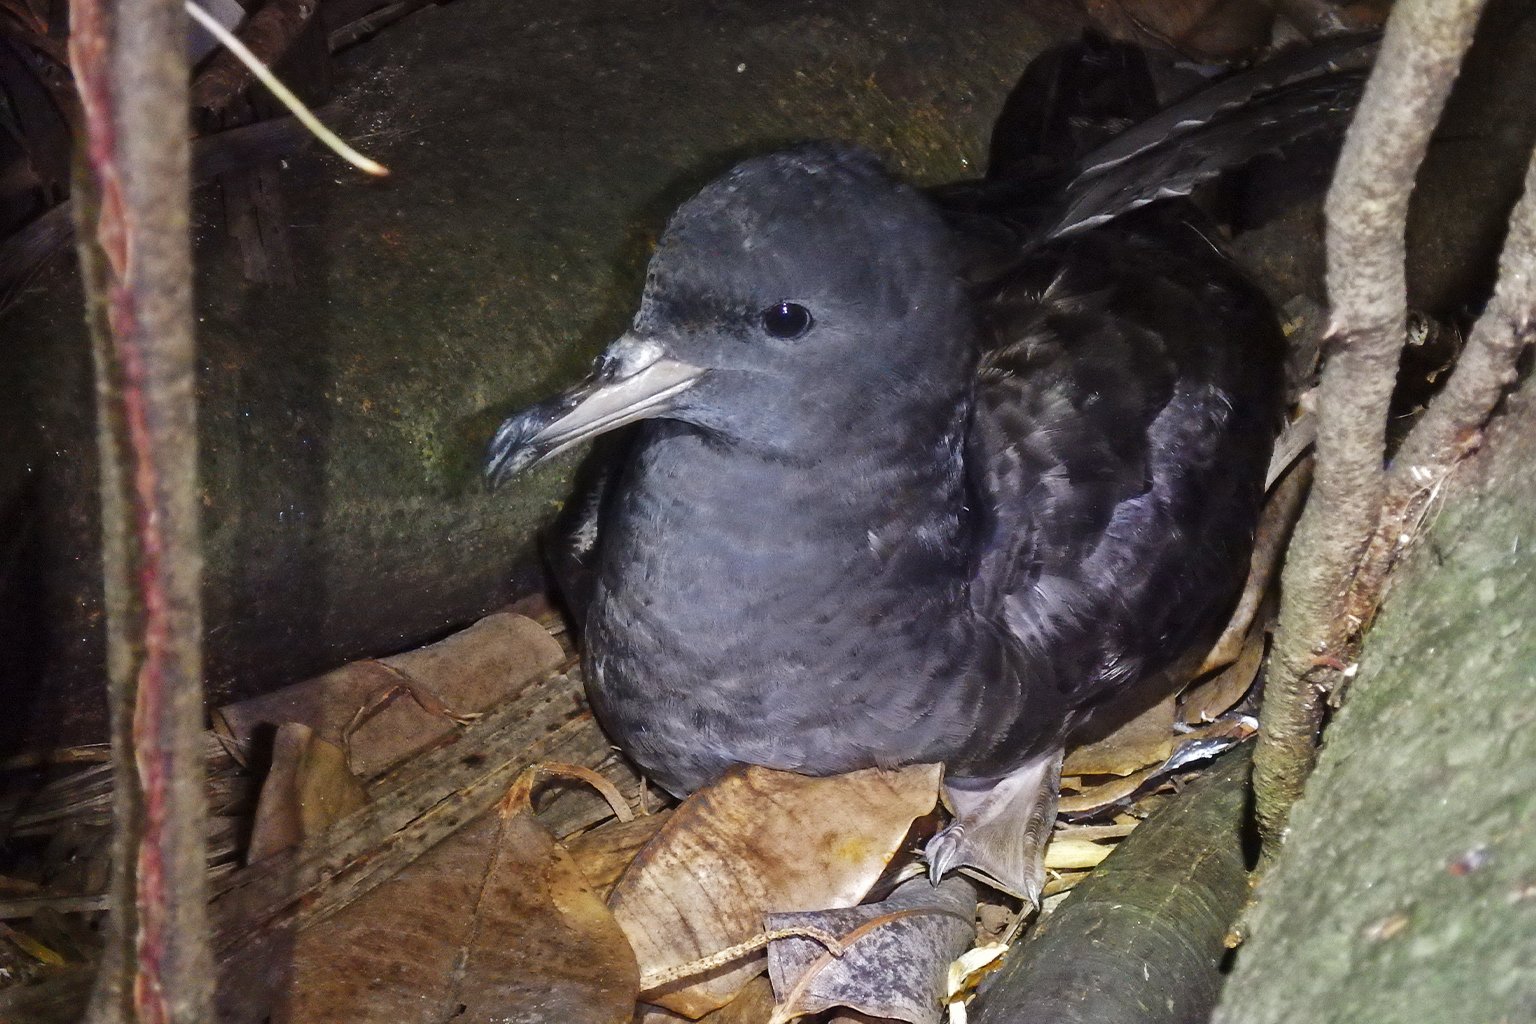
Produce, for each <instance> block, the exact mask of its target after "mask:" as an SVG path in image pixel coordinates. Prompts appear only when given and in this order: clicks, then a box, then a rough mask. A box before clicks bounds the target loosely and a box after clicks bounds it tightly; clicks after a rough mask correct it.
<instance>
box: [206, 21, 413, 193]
mask: <svg viewBox="0 0 1536 1024" xmlns="http://www.w3.org/2000/svg"><path fill="white" fill-rule="evenodd" d="M185 3H186V8H187V13H188V14H189V15H191V16H192V20H193V21H196V22H197V23H198V24H199V25H201V26H202V27H203V28H205V29H207V30H208V34H209V35H211V36H213V38H215V39H217V40H218V41H219V42H220V43H221V44H223V45H224V47H225V48H227V49H228V50H229V52H230V53H232V54H234V55H235V56H236V57H238V58H239V59H240V62H241V63H242V64H244V65H245V66H246V67H247V68H249V69H250V72H251V74H253V75H255V76H256V78H257V80H259V81H260V82H261V84H262V85H264V86H266V87H267V88H268V89H269V90H271V92H272V95H273V96H275V97H276V98H277V101H278V102H279V103H281V104H282V105H283V106H285V107H287V108H288V110H289V112H290V113H292V114H293V116H294V117H296V118H298V120H299V123H300V124H302V125H304V127H306V128H308V129H309V130H310V132H312V133H313V134H314V136H315V138H317V139H319V140H320V141H321V142H323V143H324V144H325V145H326V147H327V148H329V149H330V150H331V152H333V153H335V154H336V155H337V156H339V157H341V158H342V159H343V160H345V161H346V162H347V163H349V164H351V165H352V166H353V167H356V168H357V169H358V170H360V171H363V172H364V173H366V174H372V175H374V176H376V177H384V176H385V175H387V174H389V168H388V167H385V166H384V165H383V164H381V163H379V162H378V161H377V160H370V159H368V158H367V157H366V156H363V154H361V153H359V152H358V151H357V150H355V149H353V148H352V147H351V146H349V145H347V144H346V143H345V142H343V141H342V140H341V138H340V136H338V135H337V134H336V133H335V132H333V131H331V130H330V129H329V128H327V127H326V126H325V125H323V124H321V123H320V119H319V118H318V117H316V116H315V115H314V114H313V113H311V111H310V109H309V108H308V107H306V106H305V105H304V101H303V100H301V99H299V98H298V97H297V96H295V95H294V94H293V90H292V89H289V88H288V87H287V86H286V85H284V84H283V83H282V82H281V81H280V80H279V79H278V77H277V76H276V75H274V74H273V73H272V72H271V71H270V70H268V69H267V66H266V65H265V64H263V63H262V62H261V59H260V58H258V57H257V56H256V55H255V54H254V53H252V52H251V51H250V49H249V48H248V47H247V46H246V45H245V44H244V43H242V42H241V41H240V39H239V37H237V36H236V35H235V34H234V33H233V32H231V31H230V30H229V29H227V28H225V27H224V26H223V25H221V24H219V22H218V20H217V19H216V18H214V17H213V15H211V14H209V13H208V12H207V11H205V10H203V9H202V8H201V7H199V6H198V5H197V4H196V3H194V2H193V0H185Z"/></svg>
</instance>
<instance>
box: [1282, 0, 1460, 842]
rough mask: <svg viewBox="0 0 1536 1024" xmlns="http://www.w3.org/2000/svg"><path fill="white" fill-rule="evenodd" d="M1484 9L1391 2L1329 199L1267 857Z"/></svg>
mask: <svg viewBox="0 0 1536 1024" xmlns="http://www.w3.org/2000/svg"><path fill="white" fill-rule="evenodd" d="M1483 2H1484V0H1400V2H1399V3H1398V4H1397V6H1396V7H1395V9H1394V10H1393V12H1392V17H1391V20H1390V21H1389V22H1388V25H1387V31H1386V36H1385V38H1384V39H1383V40H1382V46H1381V52H1380V55H1379V56H1378V58H1377V63H1376V68H1375V70H1374V71H1373V72H1372V74H1371V78H1370V81H1369V82H1368V83H1367V85H1366V89H1365V94H1364V96H1363V97H1362V98H1361V101H1360V109H1359V113H1358V114H1357V115H1356V117H1355V121H1354V123H1353V124H1352V125H1351V126H1350V130H1349V134H1348V136H1347V137H1346V139H1345V142H1344V150H1343V153H1342V154H1341V156H1340V159H1339V167H1338V171H1337V173H1336V175H1335V178H1334V183H1333V187H1332V188H1331V189H1330V190H1329V194H1328V202H1327V208H1326V212H1327V217H1328V289H1329V294H1330V297H1331V300H1332V304H1333V314H1332V319H1331V323H1330V327H1329V337H1328V339H1327V340H1326V341H1325V351H1327V352H1328V353H1329V355H1328V362H1327V365H1326V366H1325V367H1324V370H1323V373H1322V378H1321V382H1320V383H1319V386H1318V394H1317V410H1318V423H1317V466H1316V477H1315V480H1314V483H1313V486H1312V495H1311V498H1310V500H1309V501H1308V503H1307V507H1306V510H1305V511H1304V512H1303V514H1302V517H1301V521H1300V523H1299V524H1298V525H1297V528H1296V538H1295V541H1294V542H1293V544H1292V546H1291V553H1290V556H1289V558H1288V560H1287V563H1286V567H1285V574H1284V577H1283V583H1282V595H1283V597H1282V603H1281V613H1280V626H1279V629H1278V631H1277V633H1276V637H1275V650H1274V655H1273V657H1272V659H1271V664H1270V670H1269V682H1268V687H1267V690H1266V695H1265V701H1264V708H1263V713H1262V718H1261V725H1260V733H1259V744H1258V748H1257V750H1256V752H1255V756H1254V789H1255V798H1256V806H1257V811H1258V817H1259V823H1260V827H1261V829H1262V830H1263V832H1264V835H1265V837H1266V840H1267V843H1266V848H1267V849H1268V850H1269V851H1271V852H1272V851H1273V850H1274V848H1275V844H1276V842H1277V841H1278V839H1279V838H1280V836H1281V834H1282V832H1283V830H1284V826H1285V821H1286V818H1287V816H1288V815H1289V813H1290V807H1291V804H1292V803H1293V802H1294V801H1295V800H1296V798H1297V797H1298V796H1299V795H1300V793H1301V789H1302V785H1303V783H1304V782H1305V780H1306V777H1307V774H1308V773H1309V772H1310V770H1311V767H1312V764H1313V760H1314V758H1315V749H1316V748H1315V743H1316V736H1317V730H1318V727H1319V726H1320V724H1321V721H1322V714H1323V707H1324V701H1325V698H1326V695H1327V693H1328V691H1329V690H1331V689H1332V688H1333V687H1334V686H1335V685H1337V683H1338V682H1339V680H1340V679H1341V678H1342V676H1343V673H1344V671H1345V670H1346V668H1347V667H1348V666H1347V662H1348V660H1349V659H1350V658H1351V657H1352V656H1353V650H1352V646H1353V644H1354V642H1355V641H1356V639H1357V637H1358V634H1359V629H1360V626H1361V625H1362V623H1360V622H1358V621H1351V620H1350V619H1349V618H1348V617H1347V614H1346V606H1345V602H1346V601H1347V600H1348V593H1347V592H1348V589H1349V585H1350V581H1351V578H1352V577H1353V575H1354V573H1355V571H1356V569H1357V567H1358V566H1359V564H1360V560H1361V557H1362V556H1363V555H1364V554H1365V552H1366V549H1367V547H1368V545H1369V543H1370V541H1371V538H1372V537H1373V536H1374V534H1375V532H1376V529H1377V526H1378V524H1379V522H1380V516H1381V508H1382V501H1383V498H1384V497H1385V495H1386V477H1385V472H1384V469H1383V452H1384V449H1385V444H1386V420H1387V408H1388V404H1389V402H1390V400H1391V396H1392V387H1393V384H1394V382H1395V379H1396V371H1397V363H1398V354H1399V351H1400V350H1401V348H1402V344H1403V340H1404V338H1405V336H1406V324H1407V283H1406V276H1405V270H1404V265H1405V264H1404V261H1405V255H1406V253H1405V241H1404V234H1405V231H1404V229H1405V225H1406V223H1407V213H1408V197H1409V195H1410V193H1411V192H1412V189H1413V180H1414V176H1415V174H1416V173H1417V171H1418V167H1419V164H1420V163H1421V162H1422V161H1423V158H1424V153H1425V151H1426V150H1427V148H1428V146H1429V139H1430V136H1431V134H1432V133H1433V131H1434V127H1435V124H1436V122H1437V121H1438V120H1439V117H1440V112H1441V110H1442V108H1443V107H1444V105H1445V100H1446V97H1447V96H1448V95H1449V93H1450V90H1451V85H1452V83H1453V82H1454V81H1455V79H1456V73H1457V70H1458V69H1459V67H1460V65H1461V60H1462V57H1463V55H1464V54H1465V52H1466V49H1467V47H1468V46H1469V45H1470V43H1471V40H1472V32H1473V29H1474V27H1475V26H1476V24H1477V17H1478V14H1479V13H1480V12H1481V10H1482V6H1483Z"/></svg>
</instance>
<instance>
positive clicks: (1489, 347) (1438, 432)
mask: <svg viewBox="0 0 1536 1024" xmlns="http://www.w3.org/2000/svg"><path fill="white" fill-rule="evenodd" d="M1533 328H1536V153H1533V154H1532V158H1531V163H1530V166H1529V167H1528V168H1527V169H1526V172H1525V192H1524V194H1523V195H1522V196H1521V197H1520V201H1519V202H1518V203H1516V204H1515V209H1514V212H1513V213H1511V214H1510V220H1509V234H1508V235H1507V236H1506V237H1505V239H1504V249H1503V252H1501V253H1500V255H1499V280H1498V284H1496V285H1495V286H1494V289H1493V298H1491V299H1490V300H1489V301H1488V306H1487V308H1486V309H1484V310H1483V315H1482V316H1480V317H1478V319H1477V323H1476V324H1474V325H1473V327H1472V334H1471V336H1470V337H1468V339H1467V345H1466V348H1465V349H1463V350H1462V353H1461V357H1460V358H1459V359H1458V360H1457V361H1456V368H1455V370H1453V371H1452V372H1451V376H1450V379H1449V380H1447V381H1446V383H1445V388H1444V390H1443V391H1441V392H1440V394H1439V395H1438V396H1437V397H1436V398H1435V400H1434V402H1432V403H1431V404H1430V407H1429V408H1428V409H1427V410H1426V411H1425V413H1424V416H1423V417H1422V418H1421V419H1420V420H1419V422H1418V423H1417V424H1415V425H1414V428H1413V431H1412V432H1411V433H1409V435H1408V437H1407V438H1405V439H1404V441H1403V444H1402V446H1401V447H1400V448H1399V449H1398V451H1397V457H1396V458H1395V459H1394V460H1393V465H1392V471H1391V475H1390V477H1389V483H1388V489H1389V494H1388V505H1389V507H1390V506H1391V505H1393V504H1399V503H1401V504H1403V505H1407V504H1408V503H1409V502H1410V501H1411V500H1412V498H1411V496H1412V495H1414V494H1419V493H1426V492H1428V491H1430V490H1432V489H1433V488H1434V487H1436V486H1438V485H1439V483H1440V481H1441V480H1443V479H1445V475H1446V474H1447V473H1449V472H1450V470H1451V468H1452V467H1453V466H1454V465H1455V464H1456V463H1457V462H1458V461H1460V460H1461V459H1462V458H1464V457H1465V456H1466V455H1467V454H1468V453H1470V452H1471V451H1472V450H1473V449H1474V448H1476V447H1477V445H1478V443H1479V442H1480V441H1481V439H1482V429H1483V424H1484V423H1486V422H1487V421H1488V416H1489V414H1490V413H1492V412H1493V408H1494V406H1495V405H1496V404H1497V403H1498V401H1499V399H1500V398H1502V397H1503V395H1504V391H1505V390H1506V389H1507V388H1508V387H1509V386H1510V385H1511V384H1513V383H1514V382H1515V362H1516V360H1517V359H1519V357H1520V353H1521V352H1522V351H1524V349H1525V346H1526V345H1527V344H1528V343H1529V342H1530V340H1531V335H1532V331H1533Z"/></svg>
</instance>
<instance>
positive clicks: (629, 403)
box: [486, 143, 975, 485]
mask: <svg viewBox="0 0 1536 1024" xmlns="http://www.w3.org/2000/svg"><path fill="white" fill-rule="evenodd" d="M954 248H955V246H954V242H953V240H952V238H951V235H950V232H949V229H948V228H947V227H946V226H945V224H944V223H943V221H942V219H941V218H940V216H939V214H938V212H937V211H936V209H935V208H934V207H933V205H932V204H931V202H930V201H929V200H928V199H927V198H926V197H924V196H923V195H922V194H921V193H919V192H918V191H917V190H915V189H913V188H911V187H910V186H908V185H905V184H903V183H902V182H900V181H898V180H896V179H895V178H893V177H892V176H891V175H890V174H889V173H887V172H886V171H885V169H884V168H883V167H882V166H881V165H880V162H879V161H878V159H877V158H875V157H874V156H873V155H872V154H870V153H869V152H867V151H866V150H863V149H859V148H857V147H853V146H847V145H839V144H831V143H812V144H807V145H804V146H800V147H798V148H795V149H791V150H787V151H784V152H780V153H775V154H772V155H769V156H764V157H757V158H754V159H751V160H748V161H746V162H744V163H742V164H740V165H738V166H737V167H735V168H734V169H733V170H731V171H729V172H728V173H726V174H725V175H724V176H723V177H721V178H719V179H717V180H716V181H714V182H713V183H711V184H710V185H708V186H707V187H705V189H704V190H703V191H702V192H700V193H699V194H698V195H696V196H695V197H694V198H692V199H690V200H689V201H688V202H687V203H685V204H683V206H682V207H680V208H679V209H678V211H677V213H676V214H674V216H673V217H672V220H671V222H670V223H669V224H668V226H667V229H666V231H665V232H664V233H663V235H662V237H661V240H660V241H659V243H658V244H657V248H656V252H655V254H654V255H653V256H652V259H651V263H650V267H649V270H648V272H647V275H646V285H645V292H644V295H643V296H642V298H641V302H640V310H639V312H638V313H637V314H636V315H635V318H634V322H633V324H632V326H631V327H630V329H629V330H628V331H627V332H626V333H625V334H624V335H623V336H622V337H620V338H619V339H618V340H617V341H615V342H614V343H613V344H611V345H610V346H609V347H608V348H607V350H606V351H605V352H604V353H603V354H602V355H601V356H600V357H599V358H598V360H597V364H596V366H595V368H594V371H593V373H592V375H591V376H590V377H588V378H587V380H585V381H584V382H582V383H581V384H579V385H577V386H576V387H574V388H572V389H571V390H569V391H566V392H565V393H563V394H561V395H558V396H556V397H555V398H552V399H550V400H548V401H546V402H542V403H540V404H538V405H536V406H533V407H532V408H530V409H527V410H525V411H523V412H521V413H519V414H517V415H515V416H513V417H511V418H510V419H508V420H506V421H505V422H504V423H503V424H502V425H501V427H500V429H499V430H498V431H497V432H496V436H495V438H494V440H493V441H492V442H491V446H490V452H489V456H488V461H487V466H486V475H487V477H488V479H489V480H490V482H491V483H492V485H495V484H499V483H501V482H503V481H504V480H506V479H507V478H509V477H510V476H512V475H513V474H515V473H517V472H518V471H519V470H521V469H523V468H525V467H527V466H530V465H533V464H534V463H537V462H539V461H541V460H543V459H545V458H548V457H549V456H551V455H553V454H555V453H556V452H559V451H562V450H564V449H565V448H568V447H570V446H571V445H574V444H576V443H578V442H580V441H583V440H586V439H587V438H590V437H593V436H596V435H597V434H601V433H604V432H606V431H608V430H611V429H613V428H615V427H618V426H621V425H623V424H626V423H631V422H634V421H636V420H640V419H648V418H658V417H665V418H670V419H674V420H681V421H683V422H686V423H689V424H693V425H694V426H696V427H699V428H701V429H702V430H704V431H706V432H709V433H711V434H713V435H716V436H718V437H719V438H720V439H721V440H723V441H724V442H726V443H730V444H734V445H738V446H741V447H742V448H743V449H745V450H750V451H756V452H760V453H761V454H763V455H765V456H766V457H770V458H779V459H790V460H793V459H796V458H799V457H804V456H805V455H806V453H807V451H808V450H809V449H810V447H811V446H826V445H827V444H829V443H830V444H836V443H839V442H841V441H842V440H843V439H844V438H846V437H848V436H850V435H853V436H858V435H857V433H856V432H859V431H861V430H862V431H864V432H865V433H864V434H863V436H864V437H865V438H866V439H867V438H869V436H870V435H869V433H868V431H870V430H871V429H872V428H873V429H878V428H879V427H880V426H883V425H885V424H886V423H889V422H894V421H897V420H904V419H905V420H909V419H910V418H911V415H912V414H913V413H914V412H918V413H921V412H924V411H927V410H929V409H938V408H941V407H943V406H945V405H947V406H948V407H949V408H951V409H952V408H953V407H954V403H955V402H956V401H958V400H959V398H960V396H961V395H962V394H963V393H964V390H965V388H967V387H968V385H969V380H970V375H971V370H972V368H973V365H974V359H975V355H974V351H973V349H974V346H972V345H971V344H969V343H967V342H966V338H967V337H968V332H970V331H972V330H973V329H974V327H973V325H972V323H971V322H970V315H969V305H968V301H967V298H966V294H965V291H964V286H963V284H962V282H961V280H960V274H959V272H958V270H957V267H956V255H955V252H954Z"/></svg>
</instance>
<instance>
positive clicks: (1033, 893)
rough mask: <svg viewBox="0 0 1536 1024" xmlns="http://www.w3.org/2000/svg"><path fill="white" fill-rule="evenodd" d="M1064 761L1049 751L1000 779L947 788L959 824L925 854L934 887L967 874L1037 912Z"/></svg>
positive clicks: (959, 783) (930, 844) (965, 781)
mask: <svg viewBox="0 0 1536 1024" xmlns="http://www.w3.org/2000/svg"><path fill="white" fill-rule="evenodd" d="M1062 756H1063V751H1061V750H1052V751H1049V752H1047V753H1045V754H1041V755H1039V756H1038V757H1035V758H1033V759H1032V760H1030V761H1029V762H1027V763H1026V764H1024V765H1023V766H1022V767H1021V768H1019V769H1018V770H1017V771H1015V772H1013V773H1012V774H1011V775H1005V776H1003V777H1002V778H1000V779H987V780H974V779H961V780H957V781H954V782H949V783H946V784H945V786H944V797H945V800H946V802H947V803H948V804H949V806H950V808H951V810H953V811H954V815H955V820H954V822H953V823H951V824H950V826H949V827H948V828H946V829H944V830H943V831H942V832H940V833H939V834H938V835H936V836H934V837H933V838H932V839H930V840H929V841H928V846H927V848H926V849H925V850H924V851H923V855H924V857H925V858H926V859H927V861H928V873H929V875H930V876H931V877H932V878H933V880H934V882H935V883H937V882H938V881H939V879H941V878H942V877H944V876H945V875H946V874H948V873H949V872H951V871H955V870H963V871H965V872H966V873H967V874H971V875H975V876H976V877H978V878H980V879H981V880H982V881H984V882H987V883H988V884H990V885H994V886H996V887H997V888H999V889H1001V890H1003V891H1004V892H1007V893H1010V894H1011V895H1014V896H1018V897H1020V898H1022V899H1026V900H1029V901H1030V902H1031V903H1033V904H1034V905H1035V906H1037V907H1038V906H1039V905H1040V892H1041V890H1042V889H1044V888H1045V844H1046V843H1047V842H1048V841H1049V840H1050V837H1051V828H1052V826H1053V825H1054V824H1055V822H1056V799H1057V796H1058V794H1059V791H1060V788H1061V761H1062Z"/></svg>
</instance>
